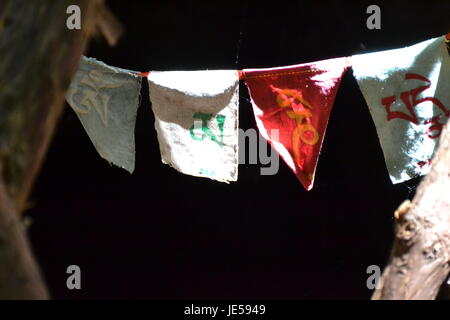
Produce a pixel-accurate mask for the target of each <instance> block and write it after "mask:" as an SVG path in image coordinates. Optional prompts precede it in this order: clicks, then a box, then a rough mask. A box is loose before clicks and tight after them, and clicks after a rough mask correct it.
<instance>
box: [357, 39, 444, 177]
mask: <svg viewBox="0 0 450 320" xmlns="http://www.w3.org/2000/svg"><path fill="white" fill-rule="evenodd" d="M351 60H352V67H353V74H354V76H355V77H356V80H357V81H358V85H359V87H360V88H361V91H362V93H363V95H364V98H365V99H366V102H367V104H368V106H369V110H370V113H371V115H372V118H373V120H374V122H375V126H376V129H377V133H378V137H379V139H380V144H381V147H382V149H383V153H384V157H385V160H386V165H387V168H388V171H389V175H390V178H391V180H392V182H393V183H399V182H403V181H406V180H409V179H411V178H413V177H416V176H419V175H423V174H426V173H428V172H429V170H430V165H429V162H430V160H431V158H432V156H433V153H434V151H435V148H436V147H437V143H438V135H439V133H440V132H439V131H438V130H434V131H431V132H430V131H428V130H429V128H430V126H431V124H430V123H426V122H427V121H430V120H431V119H432V118H433V117H439V118H438V121H439V123H440V124H445V122H446V121H447V119H448V113H447V115H445V110H450V59H449V56H448V53H447V49H446V46H445V41H444V37H438V38H434V39H431V40H427V41H424V42H421V43H418V44H416V45H413V46H410V47H406V48H402V49H395V50H388V51H381V52H375V53H368V54H362V55H355V56H353V57H352V58H351ZM407 74H410V79H406V77H407ZM419 76H422V77H424V78H427V79H428V80H429V82H427V81H425V80H424V79H423V78H419ZM428 85H429V88H425V87H426V86H428ZM418 88H419V89H418ZM420 88H422V89H420ZM414 89H417V90H419V91H420V90H422V91H421V92H417V91H416V92H415V93H414V91H411V90H414ZM394 97H395V98H394ZM383 98H385V100H384V103H383V101H382V99H383ZM432 98H434V99H436V100H433V99H432ZM421 99H427V100H425V101H422V102H420V100H421ZM394 100H395V101H394ZM430 100H431V101H430ZM405 101H409V104H410V108H411V109H412V111H413V112H414V113H415V115H416V118H414V113H412V112H411V111H410V110H408V108H407V103H405ZM438 101H439V102H440V103H441V104H440V106H439V105H438V103H437V102H438ZM386 106H390V111H391V112H401V113H394V114H391V117H392V118H391V119H389V120H388V112H387V108H386ZM442 107H444V108H445V109H444V110H443V109H442ZM399 116H400V117H399ZM402 117H403V118H402ZM405 117H406V118H407V119H404V118H405ZM408 119H409V120H413V121H408ZM349 121H351V119H349ZM430 136H435V138H431V137H430Z"/></svg>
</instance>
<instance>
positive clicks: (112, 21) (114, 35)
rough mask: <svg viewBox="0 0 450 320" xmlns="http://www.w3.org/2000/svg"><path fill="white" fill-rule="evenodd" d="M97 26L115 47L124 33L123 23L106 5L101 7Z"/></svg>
mask: <svg viewBox="0 0 450 320" xmlns="http://www.w3.org/2000/svg"><path fill="white" fill-rule="evenodd" d="M97 28H98V29H99V31H100V33H101V34H102V35H103V37H105V39H106V41H108V44H109V45H110V46H111V47H115V46H116V45H117V43H118V42H119V39H120V37H121V36H122V35H123V33H124V27H123V25H122V23H121V22H120V21H119V20H118V19H117V18H116V17H115V16H114V14H113V13H112V12H111V11H110V10H109V9H108V8H107V7H105V6H101V7H100V8H99V16H98V19H97Z"/></svg>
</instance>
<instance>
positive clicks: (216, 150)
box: [148, 70, 239, 182]
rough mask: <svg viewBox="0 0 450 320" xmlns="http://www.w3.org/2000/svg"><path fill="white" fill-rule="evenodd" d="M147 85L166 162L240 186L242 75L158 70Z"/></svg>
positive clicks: (179, 169) (227, 72)
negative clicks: (240, 95) (237, 182)
mask: <svg viewBox="0 0 450 320" xmlns="http://www.w3.org/2000/svg"><path fill="white" fill-rule="evenodd" d="M148 81H149V91H150V100H151V102H152V108H153V112H154V114H155V128H156V131H157V134H158V141H159V148H160V152H161V160H162V162H163V163H165V164H168V165H170V166H172V167H173V168H175V169H176V170H178V171H179V172H182V173H185V174H188V175H192V176H198V177H207V178H210V179H214V180H218V181H222V182H229V181H236V180H237V176H238V103H239V80H238V74H237V71H232V70H213V71H166V72H156V71H154V72H151V73H150V74H149V76H148ZM202 117H203V119H202ZM221 128H222V130H221Z"/></svg>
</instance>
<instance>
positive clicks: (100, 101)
mask: <svg viewBox="0 0 450 320" xmlns="http://www.w3.org/2000/svg"><path fill="white" fill-rule="evenodd" d="M140 90H141V77H140V76H138V75H136V73H135V72H132V71H129V70H125V69H120V68H115V67H111V66H108V65H106V64H105V63H103V62H100V61H97V60H95V59H92V58H86V57H83V58H82V59H81V62H80V66H79V68H78V71H77V73H76V74H75V76H74V78H73V80H72V83H71V85H70V87H69V89H68V91H67V94H66V100H67V102H68V103H69V105H70V106H71V107H72V109H73V110H74V111H75V112H76V114H77V116H78V118H79V119H80V121H81V123H82V125H83V127H84V129H85V130H86V132H87V134H88V136H89V138H90V139H91V141H92V143H93V144H94V146H95V148H96V149H97V151H98V153H99V154H100V155H101V156H102V157H103V158H104V159H106V160H107V161H108V162H111V163H113V164H115V165H116V166H118V167H121V168H123V169H125V170H127V171H129V172H130V173H132V172H133V171H134V161H135V142H134V128H135V124H136V114H137V109H138V107H139V94H140Z"/></svg>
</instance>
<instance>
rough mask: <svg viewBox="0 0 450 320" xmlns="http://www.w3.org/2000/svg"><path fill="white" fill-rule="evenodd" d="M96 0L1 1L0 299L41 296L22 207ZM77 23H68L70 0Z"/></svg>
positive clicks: (43, 289) (98, 0)
mask: <svg viewBox="0 0 450 320" xmlns="http://www.w3.org/2000/svg"><path fill="white" fill-rule="evenodd" d="M102 3H103V1H102V0H95V1H92V0H78V1H76V0H58V1H55V0H39V1H36V0H33V1H29V0H2V1H1V2H0V299H46V298H48V292H47V289H46V287H45V285H44V282H43V281H42V277H41V275H40V272H39V269H38V266H37V264H36V262H35V261H34V258H33V255H32V252H31V249H30V245H29V243H28V241H27V238H26V235H25V230H24V227H23V225H22V223H21V221H20V213H21V212H22V211H23V210H24V208H25V207H26V201H27V198H28V196H29V194H30V191H31V188H32V185H33V183H34V180H35V178H36V175H37V173H38V172H39V169H40V167H41V165H42V161H43V158H44V156H45V154H46V152H47V149H48V145H49V142H50V139H51V137H52V135H53V132H54V130H55V127H56V124H57V122H58V119H59V117H60V115H61V113H62V110H63V106H64V96H65V91H66V89H67V87H68V86H69V84H70V80H71V77H72V76H73V74H74V73H75V71H76V69H77V67H78V63H79V60H80V57H81V55H82V53H83V52H84V50H85V46H86V43H87V40H88V38H89V36H90V35H91V34H92V31H93V30H94V27H95V26H94V23H93V21H95V14H96V11H97V9H98V7H99V6H101V5H102ZM72 4H76V5H79V7H80V8H81V30H68V29H67V27H66V19H67V17H68V16H69V15H68V14H67V13H66V10H67V7H68V6H69V5H72Z"/></svg>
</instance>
